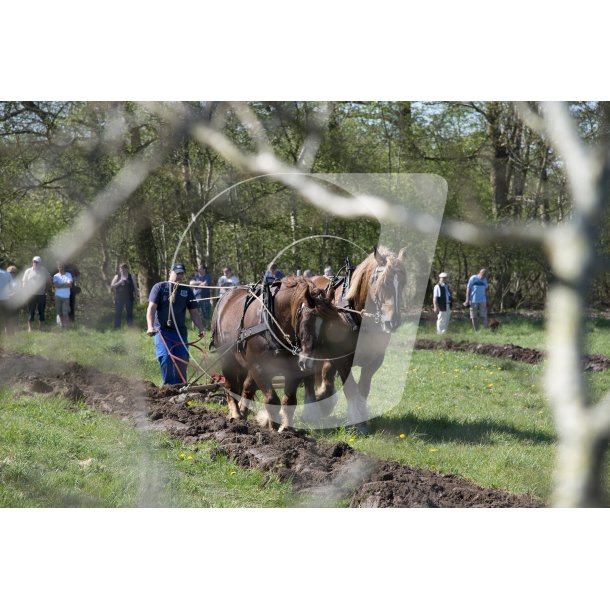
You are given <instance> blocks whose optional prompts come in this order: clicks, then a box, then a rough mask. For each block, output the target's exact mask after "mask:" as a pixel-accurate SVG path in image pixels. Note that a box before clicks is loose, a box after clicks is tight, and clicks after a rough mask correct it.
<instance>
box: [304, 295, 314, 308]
mask: <svg viewBox="0 0 610 610" xmlns="http://www.w3.org/2000/svg"><path fill="white" fill-rule="evenodd" d="M305 298H306V299H307V307H309V309H313V308H314V307H315V306H316V301H315V299H314V297H313V295H312V294H311V291H310V290H306V291H305Z"/></svg>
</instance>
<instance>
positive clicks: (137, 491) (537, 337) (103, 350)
mask: <svg viewBox="0 0 610 610" xmlns="http://www.w3.org/2000/svg"><path fill="white" fill-rule="evenodd" d="M609 331H610V325H609V324H608V323H607V322H606V321H605V320H591V321H589V322H588V323H587V351H588V352H590V353H602V354H610V332H609ZM408 336H409V328H408V327H404V328H403V329H400V330H399V333H398V336H397V337H396V339H397V341H398V342H399V346H400V345H402V344H404V345H406V341H405V340H406V338H408ZM417 336H418V338H420V337H427V338H438V336H437V335H436V330H435V327H434V323H433V322H431V321H425V322H422V324H421V325H420V327H419V329H418V331H417ZM448 337H450V338H452V339H454V340H468V341H472V340H476V341H477V342H493V343H513V344H515V345H520V346H523V347H531V348H535V349H544V324H543V321H542V319H539V320H525V319H521V318H520V319H516V320H508V319H507V320H506V321H505V322H504V324H503V325H502V326H501V327H500V330H499V331H498V332H497V333H491V332H488V331H481V332H479V333H478V334H476V335H474V333H473V332H472V329H471V327H470V326H469V321H468V320H460V319H459V318H456V319H455V320H453V321H452V322H451V325H450V333H449V334H448ZM401 341H402V342H403V343H402V344H401V343H400V342H401ZM6 346H7V347H8V348H10V349H20V350H22V351H26V352H29V353H34V354H41V355H45V356H48V357H54V358H57V359H61V360H75V361H78V362H80V363H81V364H86V365H89V366H94V367H97V368H99V369H100V370H103V371H107V372H113V373H119V374H122V375H125V376H128V377H133V378H144V379H148V380H150V381H153V382H154V383H157V384H158V383H159V371H158V366H157V363H156V360H155V355H154V347H153V344H152V340H151V339H150V338H148V337H146V336H145V334H144V333H143V331H142V329H139V330H134V331H129V332H127V331H125V332H119V333H115V332H112V331H107V332H100V331H99V330H94V329H87V328H78V329H75V330H73V331H70V332H64V333H62V332H59V331H55V330H53V331H51V332H46V333H30V334H27V333H20V334H19V335H18V336H17V337H15V338H9V339H8V340H7V342H6ZM401 349H402V351H401ZM543 369H544V364H539V365H529V364H521V363H517V362H510V361H505V360H499V359H493V358H489V357H483V356H479V355H477V354H469V353H461V352H450V351H446V350H431V351H427V350H416V351H414V352H413V353H412V357H411V359H410V360H409V358H408V352H407V351H406V348H402V347H400V348H399V349H397V350H395V351H394V352H393V353H392V354H391V355H390V356H389V357H388V358H387V359H386V363H385V364H384V367H383V369H382V370H381V371H379V373H378V375H377V376H376V379H378V381H379V382H380V385H381V387H382V392H381V393H379V392H378V394H377V396H378V399H377V400H378V402H379V404H381V403H382V402H383V403H384V405H385V406H387V407H392V408H391V409H389V410H387V409H386V410H385V411H383V412H379V411H378V410H377V411H376V412H377V413H378V416H377V417H375V419H373V420H372V423H371V428H372V434H371V435H369V436H366V437H361V436H355V435H354V434H353V432H350V431H349V430H346V429H337V430H332V431H326V432H320V433H317V436H318V437H319V438H322V439H327V440H332V441H335V440H344V441H346V442H349V443H350V444H351V445H352V446H353V447H354V448H356V449H359V450H361V451H364V452H367V453H370V454H372V455H376V456H378V457H381V458H384V459H391V460H396V461H398V462H401V463H403V464H407V465H410V466H413V467H419V468H430V469H433V470H436V471H439V472H443V473H449V474H457V475H460V476H462V477H465V478H468V479H470V480H471V481H473V482H475V483H477V484H479V485H482V486H485V487H496V488H501V489H506V490H508V491H511V492H513V493H530V494H532V495H534V496H536V497H537V498H540V499H541V500H543V501H548V500H549V497H550V493H551V481H552V469H553V460H554V453H555V431H554V425H553V417H552V412H551V409H550V407H549V406H548V405H547V403H546V400H545V398H544V395H543V391H542V388H541V377H542V374H543ZM587 380H588V382H589V391H590V394H591V397H592V399H593V400H597V399H599V398H600V397H601V396H602V395H603V394H605V393H606V392H607V391H608V390H609V389H610V371H607V372H603V373H589V374H587ZM384 388H387V392H386V395H384V390H383V389H384ZM395 396H397V398H396V399H394V397H395ZM23 400H24V399H23V398H21V399H19V400H18V404H19V405H20V406H19V408H17V407H14V408H12V409H9V410H8V411H7V410H6V409H7V408H6V407H5V408H4V409H3V410H2V413H3V417H4V418H8V419H5V420H3V422H2V426H3V428H6V427H8V426H9V424H10V423H11V421H13V422H14V423H13V424H12V428H13V430H14V431H15V434H16V431H17V430H25V431H27V430H29V431H27V432H23V435H26V436H28V435H29V437H30V439H31V438H35V432H34V431H33V430H32V429H31V427H32V426H34V427H35V425H36V423H35V422H36V417H32V415H33V413H30V414H29V415H28V416H27V417H25V418H23V419H19V420H18V421H17V413H19V412H20V411H21V410H23V408H24V407H23V404H22V403H23ZM343 402H344V401H343ZM396 403H397V404H396ZM16 404H17V403H16ZM35 404H37V405H38V406H34V405H35ZM379 404H377V405H376V406H377V407H378V406H379ZM42 405H46V406H45V407H44V409H42ZM28 408H29V409H34V411H36V409H38V411H40V410H42V411H45V410H46V409H48V410H49V415H48V416H47V421H48V422H49V426H48V430H49V431H50V430H52V429H53V427H52V426H51V425H50V424H52V423H53V421H54V418H53V417H52V414H53V413H54V412H55V411H58V410H59V411H61V413H63V415H62V417H70V418H76V419H78V417H81V418H85V419H86V418H92V419H93V420H95V421H96V422H97V423H96V426H97V428H96V432H95V434H93V433H91V434H88V433H83V432H81V434H85V436H84V437H83V439H81V441H79V442H83V443H84V442H85V440H86V441H87V443H88V444H87V449H88V450H87V451H84V452H83V451H74V446H77V447H78V444H76V445H73V444H70V443H67V444H66V445H65V446H64V445H62V444H59V445H58V447H57V455H56V456H55V457H53V456H52V455H51V453H52V452H51V448H49V449H48V451H49V452H50V453H49V455H48V456H47V457H44V456H40V457H39V458H37V459H36V460H34V461H35V462H36V463H38V464H39V466H37V467H35V468H33V470H32V471H31V472H30V473H29V475H28V477H29V480H30V482H32V483H34V487H35V488H39V487H40V485H41V482H42V481H43V480H44V481H46V480H47V476H48V474H45V476H44V477H42V476H38V475H37V474H36V473H37V472H38V471H39V470H40V469H43V470H44V468H43V466H42V465H44V464H48V466H46V467H45V468H48V470H49V472H50V473H51V475H52V476H57V477H59V478H61V476H64V475H62V474H61V472H62V470H66V469H67V470H68V471H69V472H70V473H71V474H70V477H71V481H72V482H71V483H69V484H66V485H65V486H64V487H63V489H64V491H62V492H61V495H60V496H54V497H51V496H45V497H46V501H47V502H48V504H47V505H53V502H63V503H64V504H65V503H66V502H67V501H68V500H66V498H68V499H69V498H71V497H72V496H70V493H69V490H70V489H73V488H74V486H75V485H76V483H75V482H74V481H75V479H76V478H78V477H77V475H78V476H80V479H78V480H79V481H81V479H83V478H87V477H92V476H93V475H94V474H95V477H94V478H96V477H99V478H100V481H98V482H97V483H95V482H93V481H92V482H90V483H88V485H89V486H90V487H91V489H90V488H89V487H87V486H85V487H82V489H81V487H80V486H79V485H84V483H83V482H82V481H81V482H80V483H79V484H78V485H76V489H77V490H78V494H77V496H76V497H78V498H79V500H78V502H80V503H81V504H79V505H83V504H84V505H101V506H117V505H122V506H125V505H128V506H133V505H138V504H139V503H140V502H142V498H143V497H147V496H146V494H145V493H143V491H142V484H143V483H142V480H143V479H142V477H141V475H137V474H135V473H137V472H139V471H138V468H139V466H140V465H141V464H142V460H144V462H146V460H148V461H149V462H150V463H151V464H155V465H157V466H156V468H158V469H159V471H160V472H162V473H163V475H164V477H165V478H164V479H163V480H164V481H165V482H164V484H163V486H162V489H163V493H164V494H165V495H164V496H163V499H162V500H156V501H161V502H162V503H163V505H165V506H170V505H171V506H174V505H175V506H200V505H208V504H207V503H208V502H209V503H210V505H214V506H225V505H234V506H283V505H286V504H290V503H291V502H294V501H295V499H294V498H291V497H290V495H289V492H288V491H287V490H286V488H282V487H281V486H278V487H277V489H276V488H275V487H274V485H270V484H265V486H264V487H261V486H262V485H263V483H262V481H263V479H262V475H260V474H258V473H247V472H241V471H239V469H236V468H233V467H232V466H231V465H230V463H229V462H227V463H225V464H223V463H222V461H220V462H219V460H214V461H213V460H210V458H209V449H210V448H209V447H208V446H199V447H197V448H195V449H197V450H196V451H195V450H194V449H190V450H189V449H188V448H187V447H185V446H182V445H180V444H179V443H177V442H176V441H173V440H171V439H170V438H169V437H167V436H158V435H152V434H150V433H148V434H146V435H144V434H143V433H142V432H140V431H138V430H135V429H133V427H132V426H130V425H128V424H126V423H125V422H119V421H117V420H115V419H114V418H111V417H108V416H104V415H100V414H97V413H95V412H92V411H89V410H88V409H85V408H84V407H82V406H79V407H78V409H77V410H76V411H74V410H73V409H72V408H71V407H70V406H69V405H66V404H63V405H62V404H59V403H57V402H48V404H47V401H43V402H40V403H32V404H31V405H30V406H29V407H28ZM71 409H72V410H71ZM79 413H80V414H81V415H79ZM82 413H88V415H87V416H86V417H85V416H84V415H82ZM9 414H10V415H9ZM58 421H61V418H59V417H58ZM15 422H16V423H15ZM103 422H105V423H103ZM73 426H75V422H74V421H72V420H71V423H70V424H69V425H64V426H62V425H60V426H59V428H60V429H62V430H63V429H65V428H66V427H68V428H69V427H73ZM105 427H110V428H113V429H114V428H115V427H116V430H115V431H114V432H113V434H116V435H117V436H116V437H114V436H113V437H112V439H113V440H112V441H110V440H105V434H101V433H100V432H99V430H101V429H105ZM43 429H46V428H45V427H43ZM119 429H120V430H121V432H120V433H119ZM3 434H5V432H3ZM32 435H33V436H32ZM125 435H135V436H130V437H129V438H131V441H130V442H129V443H128V442H127V441H126V440H125V439H126V438H127V437H126V436H125ZM17 436H19V435H17ZM57 438H59V439H61V438H62V437H61V434H60V432H59V430H58V432H57ZM77 438H78V437H77ZM121 439H123V440H121ZM0 440H2V447H3V449H2V450H1V452H0V462H1V461H2V460H6V458H10V459H9V462H7V463H6V464H4V465H3V466H2V467H1V469H0V473H2V477H4V476H5V474H6V472H8V471H7V470H6V468H7V467H10V469H9V470H10V471H11V472H12V471H13V469H14V468H17V465H18V464H19V463H21V462H19V461H17V462H15V461H12V462H11V460H13V459H14V457H15V456H14V455H13V454H14V453H16V454H19V453H20V452H21V451H26V452H27V451H31V450H32V448H31V446H30V448H29V449H27V443H26V444H24V445H23V447H22V449H21V450H14V449H11V451H12V453H11V454H10V455H9V454H8V453H7V450H6V449H5V447H11V446H12V444H14V443H15V440H14V439H13V440H10V439H9V442H8V445H7V443H6V442H4V437H0ZM70 442H71V443H75V442H76V439H72V441H70ZM121 443H123V444H121ZM31 444H32V443H30V445H31ZM49 444H50V446H51V447H52V446H53V443H51V442H50V443H49ZM123 445H124V446H125V447H127V446H129V447H130V448H129V449H125V452H126V453H125V455H126V456H127V457H125V458H121V456H120V455H114V454H113V449H114V448H116V447H122V446H123ZM95 450H97V451H99V452H101V453H104V452H106V457H105V458H104V460H106V461H105V462H104V463H106V464H107V466H106V467H107V468H110V466H109V465H110V464H116V470H117V474H116V477H117V480H116V481H114V483H112V484H111V483H107V485H108V491H107V492H103V493H102V492H100V491H99V490H98V489H97V487H96V486H100V487H103V486H104V485H106V483H104V482H103V479H104V478H105V477H106V476H108V475H107V470H104V469H102V470H97V469H96V468H95V467H94V466H93V465H94V464H96V463H97V462H96V454H95ZM189 451H190V453H189ZM119 453H122V451H121V452H119ZM182 453H184V454H185V456H187V455H192V456H193V459H192V460H185V459H180V454H182ZM89 457H93V458H94V461H93V462H92V466H91V467H90V468H89V470H87V471H86V473H85V472H83V470H82V467H80V466H78V461H79V460H81V461H82V460H84V459H88V458H89ZM100 459H101V458H100ZM122 459H123V462H122V461H121V460H122ZM102 461H103V460H102ZM41 464H42V465H41ZM121 464H122V465H121ZM219 465H220V466H219ZM22 466H23V464H22ZM217 467H218V469H217ZM227 470H228V471H229V473H230V472H236V473H237V474H235V475H227ZM85 474H86V476H85ZM250 476H252V477H255V478H254V479H253V481H252V487H251V489H252V494H253V495H252V497H250V496H249V494H250V492H246V491H245V489H241V487H242V486H241V481H242V480H244V481H245V480H246V479H248V477H250ZM206 477H209V478H206ZM256 477H259V478H258V479H256ZM2 480H3V481H4V478H3V479H2ZM276 484H277V482H276ZM244 485H245V483H244ZM3 487H6V483H5V482H4V483H3ZM235 487H237V489H235ZM27 488H28V485H25V486H24V487H22V488H21V491H23V490H24V489H27ZM59 488H60V489H61V488H62V485H60V486H59ZM66 489H67V490H68V491H66ZM249 489H250V488H249ZM274 489H275V490H276V491H274ZM259 492H260V495H259ZM5 493H7V492H5ZM15 493H16V492H15ZM46 493H47V494H50V493H51V492H50V491H48V490H47V492H46ZM74 493H76V492H74ZM43 496H44V494H43ZM2 502H3V505H30V506H31V505H38V504H34V502H35V498H34V497H33V496H28V497H27V499H26V504H19V498H18V496H17V495H12V496H11V497H10V498H8V499H3V500H2ZM28 502H29V504H28ZM64 504H62V505H64Z"/></svg>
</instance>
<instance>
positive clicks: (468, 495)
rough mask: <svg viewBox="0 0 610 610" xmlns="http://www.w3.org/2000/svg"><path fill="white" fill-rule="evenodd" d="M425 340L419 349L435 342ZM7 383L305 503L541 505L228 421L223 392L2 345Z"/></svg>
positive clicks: (301, 436)
mask: <svg viewBox="0 0 610 610" xmlns="http://www.w3.org/2000/svg"><path fill="white" fill-rule="evenodd" d="M418 343H419V342H418ZM431 343H434V342H431ZM425 345H426V346H427V347H424V346H423V345H416V347H418V348H420V349H430V348H431V347H432V346H431V345H428V344H427V343H426V344H425ZM452 345H455V344H452ZM443 347H444V348H445V349H453V347H449V346H448V345H446V346H443ZM481 347H484V349H488V348H491V346H481ZM496 347H498V348H501V347H503V346H496ZM461 348H464V349H466V346H465V345H461ZM511 349H518V350H521V349H522V348H514V346H512V348H511ZM528 351H531V350H528ZM489 355H492V354H489ZM0 383H2V384H10V385H11V386H13V388H17V390H18V391H19V392H22V393H24V394H47V395H49V396H50V395H59V396H64V397H66V398H69V399H71V400H74V401H79V400H80V401H84V402H85V403H86V404H88V405H90V406H92V407H93V408H95V409H98V410H100V411H102V412H105V413H109V414H112V415H115V416H118V417H123V418H129V419H133V420H134V421H136V422H137V423H138V424H139V425H141V426H144V427H145V428H148V429H151V430H163V431H166V432H168V433H169V434H172V435H174V436H176V437H179V438H181V439H183V440H184V441H185V442H186V443H194V442H196V441H200V440H213V441H215V442H216V445H217V448H216V449H214V452H215V453H216V454H224V455H227V456H229V457H231V458H232V459H233V460H235V462H236V463H237V464H238V465H239V466H241V467H243V468H256V469H259V470H263V471H266V472H269V473H275V474H276V475H277V476H278V477H279V478H280V479H282V480H284V481H290V482H291V483H292V486H293V489H294V490H295V491H296V492H298V493H299V494H300V497H301V498H303V500H302V502H303V504H302V505H303V506H334V505H337V504H338V503H342V504H343V505H349V506H350V507H395V508H398V507H460V508H465V507H489V508H492V507H493V508H495V507H540V506H542V504H541V503H540V502H539V501H537V500H536V499H534V498H532V497H529V496H519V495H513V494H510V493H508V492H506V491H502V490H498V489H485V488H483V487H479V486H478V485H475V484H474V483H471V482H470V481H467V480H465V479H462V478H460V477H457V476H453V475H443V474H439V473H435V472H432V471H428V470H419V469H415V468H410V467H408V466H404V465H401V464H398V463H397V462H391V461H384V460H379V459H376V458H373V457H370V456H367V455H365V454H363V453H360V452H358V451H355V450H354V449H353V448H352V447H350V446H349V445H348V444H346V443H343V442H334V443H331V442H325V441H318V440H316V439H314V438H312V437H311V436H309V435H308V434H306V433H301V432H298V433H293V432H284V433H282V434H278V433H277V432H272V431H269V430H266V429H262V428H260V427H259V426H258V425H257V424H256V422H255V421H254V420H253V419H249V420H248V421H245V422H238V423H229V422H228V421H227V419H226V411H225V410H224V409H222V410H215V409H212V408H206V404H207V405H208V407H209V405H210V401H215V402H217V403H222V402H223V401H224V398H223V395H222V390H209V391H197V392H187V393H182V392H180V390H179V388H178V387H174V386H163V387H161V388H158V387H156V386H155V385H154V384H151V383H149V382H144V381H140V382H134V381H129V380H127V379H125V378H122V377H119V376H116V375H111V374H107V373H101V372H100V371H97V370H95V369H91V368H87V367H84V366H81V365H79V364H75V363H67V362H60V361H52V360H47V359H46V358H42V357H39V356H32V355H26V354H17V353H12V352H11V353H9V352H6V351H3V350H1V349H0ZM187 403H189V404H187Z"/></svg>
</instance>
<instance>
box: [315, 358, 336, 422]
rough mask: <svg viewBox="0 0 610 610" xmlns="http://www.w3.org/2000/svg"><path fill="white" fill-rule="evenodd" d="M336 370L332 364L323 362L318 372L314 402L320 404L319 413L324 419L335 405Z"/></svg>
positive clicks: (327, 361)
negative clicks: (318, 381)
mask: <svg viewBox="0 0 610 610" xmlns="http://www.w3.org/2000/svg"><path fill="white" fill-rule="evenodd" d="M336 370H337V369H336V368H335V366H334V365H333V363H332V362H330V361H329V360H325V361H324V364H323V365H322V370H321V371H320V385H319V386H318V391H317V392H316V400H318V401H319V402H320V403H321V404H320V411H321V413H322V415H323V416H324V417H328V416H329V415H330V414H331V413H332V411H333V409H334V408H335V406H336V404H337V400H338V398H337V391H336V390H335V373H336Z"/></svg>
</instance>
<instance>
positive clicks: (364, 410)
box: [301, 246, 407, 432]
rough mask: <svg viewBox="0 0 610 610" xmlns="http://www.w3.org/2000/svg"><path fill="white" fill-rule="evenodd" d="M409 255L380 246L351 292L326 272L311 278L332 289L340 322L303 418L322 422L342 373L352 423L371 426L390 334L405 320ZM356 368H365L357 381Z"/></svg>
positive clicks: (327, 343) (327, 340) (328, 338)
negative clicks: (371, 400)
mask: <svg viewBox="0 0 610 610" xmlns="http://www.w3.org/2000/svg"><path fill="white" fill-rule="evenodd" d="M404 256H405V249H404V248H403V249H402V250H400V252H399V253H398V256H397V255H396V254H394V253H393V252H391V251H390V250H388V249H387V248H385V247H383V246H380V247H379V248H375V250H374V251H373V253H372V254H369V256H368V257H367V258H366V259H365V260H364V261H363V262H362V263H360V264H359V265H358V266H357V267H356V269H355V270H354V272H353V274H352V277H351V281H350V284H349V290H348V292H347V294H346V295H344V294H343V286H342V285H339V286H337V287H336V288H333V287H332V285H331V284H329V280H328V278H326V277H324V276H316V277H314V278H312V281H313V282H314V283H315V284H316V286H318V287H320V288H325V289H327V290H328V297H329V299H330V300H331V301H333V302H334V304H335V305H336V306H337V307H338V308H339V311H340V322H339V323H335V322H333V323H332V324H329V325H326V326H325V328H324V331H323V335H322V337H321V341H320V343H319V347H318V354H319V356H320V357H321V358H322V357H323V358H325V361H324V362H323V364H318V365H317V367H316V368H317V370H316V379H317V380H318V381H321V385H320V387H319V388H318V389H317V391H316V392H315V396H316V399H317V400H318V402H314V401H313V400H309V401H307V400H306V404H305V406H304V408H303V414H302V416H301V419H302V420H303V421H304V422H307V423H310V424H312V425H317V424H319V423H320V422H321V417H323V416H325V415H328V414H329V413H330V411H331V410H332V408H333V406H334V404H335V403H336V396H335V388H334V377H335V373H338V374H339V376H340V378H341V381H342V382H343V391H344V394H345V397H346V399H347V417H348V424H349V425H352V426H355V427H356V428H357V429H358V430H360V431H361V432H366V431H367V430H368V424H367V423H366V422H367V421H368V420H369V419H370V412H369V408H368V405H367V398H368V395H369V392H370V389H371V381H372V378H373V375H374V374H375V372H376V371H377V370H378V369H379V367H380V366H381V365H382V363H383V359H384V357H385V351H386V348H387V346H388V344H389V341H390V334H391V333H392V332H393V331H394V330H396V329H397V328H398V326H399V325H400V322H401V315H400V298H401V294H402V291H403V289H404V286H405V283H406V279H407V274H406V269H405V264H404ZM341 308H347V309H351V310H354V311H356V312H361V314H359V313H354V312H353V311H352V312H350V311H341ZM359 339H360V344H359V342H358V341H359ZM322 346H323V348H322ZM354 366H359V367H360V368H361V371H360V379H359V380H358V382H356V381H355V379H354V377H353V375H352V367H354Z"/></svg>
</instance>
